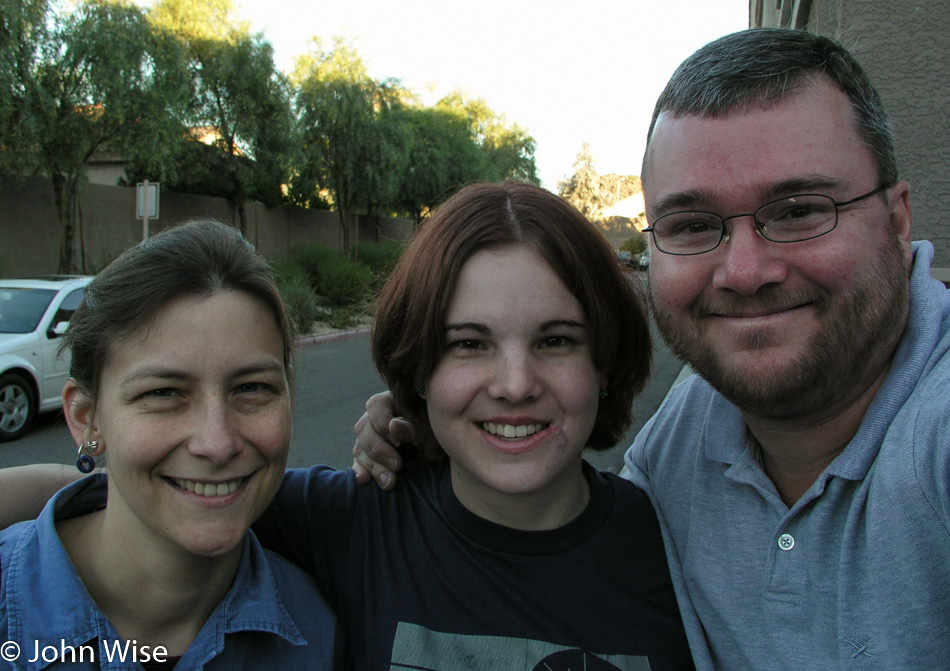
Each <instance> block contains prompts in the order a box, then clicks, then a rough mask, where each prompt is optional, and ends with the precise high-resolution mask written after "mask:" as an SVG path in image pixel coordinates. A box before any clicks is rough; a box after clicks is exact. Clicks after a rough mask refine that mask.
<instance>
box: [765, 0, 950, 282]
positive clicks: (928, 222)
mask: <svg viewBox="0 0 950 671" xmlns="http://www.w3.org/2000/svg"><path fill="white" fill-rule="evenodd" d="M759 5H761V16H762V25H773V26H774V25H781V24H780V23H779V21H780V20H781V19H787V20H790V21H793V22H794V21H795V20H796V18H797V19H798V22H799V24H801V23H804V24H805V26H806V28H807V29H808V30H810V31H812V32H815V33H818V34H821V35H827V36H829V37H832V38H834V39H836V40H838V41H839V42H841V43H842V44H844V45H845V46H846V47H848V49H850V50H851V52H852V53H853V54H854V55H855V57H856V58H857V59H858V61H859V62H860V63H861V64H862V65H863V66H864V68H865V69H866V70H867V72H868V75H869V76H870V78H871V81H872V82H873V83H874V85H875V87H876V88H877V90H878V92H879V93H880V94H881V97H882V98H883V100H884V105H885V106H886V108H887V110H888V112H889V114H890V115H891V120H892V123H893V126H894V134H895V137H896V142H897V161H898V168H899V170H900V173H901V177H902V179H905V180H906V181H907V182H909V183H910V187H911V194H912V204H913V211H914V229H915V232H914V237H915V238H916V239H928V240H931V241H932V242H933V243H934V246H935V247H936V249H937V257H936V259H935V263H934V265H935V266H938V267H942V268H945V269H950V218H948V216H947V215H948V213H950V118H948V113H950V12H948V11H947V9H948V8H947V4H946V3H945V2H932V1H930V0H811V1H810V2H808V1H807V0H806V1H803V0H781V2H780V3H776V2H775V0H751V2H750V19H751V20H752V21H753V22H754V21H755V18H756V15H757V11H759V9H758V7H759ZM783 9H784V10H785V11H784V12H783ZM803 13H804V16H803ZM803 19H804V21H803ZM948 272H950V270H948Z"/></svg>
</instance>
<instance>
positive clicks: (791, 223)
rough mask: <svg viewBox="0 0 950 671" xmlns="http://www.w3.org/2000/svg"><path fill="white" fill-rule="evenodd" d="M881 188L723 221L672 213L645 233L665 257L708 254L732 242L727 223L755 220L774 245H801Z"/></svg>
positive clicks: (779, 205) (805, 198)
mask: <svg viewBox="0 0 950 671" xmlns="http://www.w3.org/2000/svg"><path fill="white" fill-rule="evenodd" d="M887 188H888V187H886V186H879V187H877V188H876V189H874V190H873V191H868V192H867V193H866V194H864V195H862V196H858V197H857V198H852V199H851V200H846V201H843V202H840V203H839V202H835V200H834V198H832V197H831V196H823V195H821V194H818V193H803V194H799V195H797V196H788V197H787V198H782V199H780V200H776V201H773V202H771V203H767V204H765V205H763V206H762V207H760V208H759V209H757V210H756V211H755V212H744V213H742V214H733V215H731V216H728V217H720V216H718V215H716V214H713V213H712V212H671V213H670V214H664V215H663V216H662V217H658V218H657V219H656V221H654V222H653V225H652V226H649V227H647V228H644V229H643V232H644V233H652V234H653V242H654V244H656V248H657V249H658V250H659V251H661V252H663V253H664V254H675V255H677V256H688V255H692V254H704V253H705V252H711V251H712V250H714V249H715V248H716V247H718V246H719V245H720V244H721V243H722V241H723V240H728V239H729V228H728V227H727V226H726V222H727V221H729V220H730V219H737V218H739V217H753V218H754V219H755V230H756V231H758V233H759V235H761V236H762V237H763V238H765V239H766V240H771V241H772V242H801V241H803V240H811V239H812V238H817V237H819V236H821V235H824V234H826V233H830V232H831V231H833V230H834V228H835V226H837V225H838V209H839V208H842V207H844V206H845V205H851V204H852V203H857V202H858V201H859V200H864V199H865V198H870V197H871V196H873V195H875V194H877V193H880V192H881V191H884V190H885V189H887Z"/></svg>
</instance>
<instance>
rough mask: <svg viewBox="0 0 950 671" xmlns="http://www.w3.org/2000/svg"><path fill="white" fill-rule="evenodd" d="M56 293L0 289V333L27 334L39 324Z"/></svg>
mask: <svg viewBox="0 0 950 671" xmlns="http://www.w3.org/2000/svg"><path fill="white" fill-rule="evenodd" d="M55 295H56V292H55V291H54V290H52V289H28V288H25V287H22V288H21V287H17V288H11V287H0V333H29V332H30V331H32V330H33V329H35V328H36V325H37V324H39V323H40V318H42V316H43V313H44V312H46V308H47V307H49V303H50V301H51V300H53V296H55Z"/></svg>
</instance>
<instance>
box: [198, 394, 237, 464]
mask: <svg viewBox="0 0 950 671" xmlns="http://www.w3.org/2000/svg"><path fill="white" fill-rule="evenodd" d="M194 420H195V423H196V426H195V427H194V430H193V431H192V434H191V439H190V440H189V442H188V451H189V452H190V453H191V454H192V455H194V456H198V457H204V458H205V459H208V460H209V461H211V462H212V463H214V464H224V463H227V461H228V460H230V459H232V458H233V457H235V456H236V455H238V454H239V453H241V452H242V451H243V450H244V442H243V441H242V440H241V436H240V432H239V430H238V426H237V423H236V418H235V416H234V414H233V413H232V412H231V410H230V407H229V405H228V403H227V399H225V398H222V397H219V396H214V397H213V398H208V399H206V401H205V403H203V404H202V406H201V408H200V410H199V411H198V412H195V417H194Z"/></svg>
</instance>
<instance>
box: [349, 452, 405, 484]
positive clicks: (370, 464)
mask: <svg viewBox="0 0 950 671" xmlns="http://www.w3.org/2000/svg"><path fill="white" fill-rule="evenodd" d="M353 456H354V459H353V470H354V472H356V473H357V483H359V484H368V483H369V478H372V479H373V480H375V481H376V484H378V485H379V487H380V489H391V488H392V486H393V485H394V484H396V476H395V474H394V473H393V472H392V471H390V470H389V469H387V468H384V467H383V466H381V465H380V464H378V463H377V462H375V461H373V460H372V459H370V458H369V457H368V456H367V455H366V453H365V452H363V451H362V450H360V449H359V444H358V443H357V445H356V447H355V448H353ZM357 469H359V470H357ZM360 478H363V480H361V479H360Z"/></svg>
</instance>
